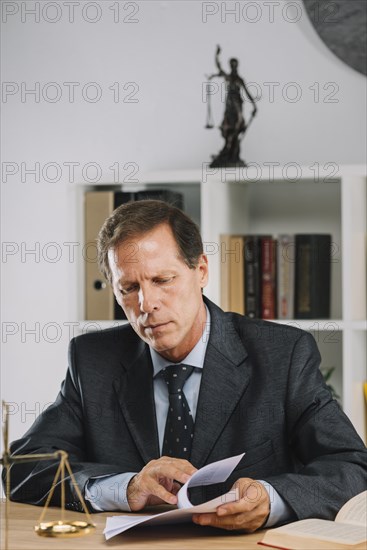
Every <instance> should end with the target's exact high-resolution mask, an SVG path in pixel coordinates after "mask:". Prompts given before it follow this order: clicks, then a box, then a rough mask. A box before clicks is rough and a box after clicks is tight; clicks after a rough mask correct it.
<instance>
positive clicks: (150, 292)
mask: <svg viewBox="0 0 367 550" xmlns="http://www.w3.org/2000/svg"><path fill="white" fill-rule="evenodd" d="M158 293H159V289H158V288H156V287H154V286H152V285H150V286H144V287H143V288H142V287H141V288H140V290H139V307H140V311H142V312H143V313H152V312H153V311H155V310H157V309H159V296H158Z"/></svg>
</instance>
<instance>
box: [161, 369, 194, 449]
mask: <svg viewBox="0 0 367 550" xmlns="http://www.w3.org/2000/svg"><path fill="white" fill-rule="evenodd" d="M193 371H194V367H189V366H188V365H171V366H169V367H166V368H165V369H162V371H161V373H162V374H161V375H162V377H163V378H164V380H165V382H166V384H167V388H168V400H169V407H168V414H167V422H166V429H165V432H164V439H163V449H162V455H164V456H172V457H174V458H186V460H189V459H190V452H191V443H192V438H193V435H194V420H193V418H192V414H191V411H190V407H189V405H188V403H187V400H186V397H185V394H184V392H183V387H184V385H185V382H186V380H187V379H188V377H189V376H190V375H191V374H192V372H193Z"/></svg>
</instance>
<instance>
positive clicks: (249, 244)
mask: <svg viewBox="0 0 367 550" xmlns="http://www.w3.org/2000/svg"><path fill="white" fill-rule="evenodd" d="M260 244H261V241H260V237H259V235H247V236H246V237H245V255H244V262H245V311H246V315H247V316H248V317H250V318H259V317H260V316H261V296H260V268H261V265H260V254H261V247H260Z"/></svg>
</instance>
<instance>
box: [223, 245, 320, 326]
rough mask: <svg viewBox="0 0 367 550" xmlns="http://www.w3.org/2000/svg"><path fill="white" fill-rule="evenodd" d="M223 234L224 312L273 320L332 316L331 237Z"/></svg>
mask: <svg viewBox="0 0 367 550" xmlns="http://www.w3.org/2000/svg"><path fill="white" fill-rule="evenodd" d="M220 238H221V306H222V308H223V309H224V310H226V311H234V312H237V313H245V315H247V316H248V317H250V318H263V319H269V320H270V319H281V320H286V319H321V318H324V319H328V318H330V283H331V258H330V250H331V235H321V234H307V235H304V234H296V235H288V234H282V235H279V236H278V237H277V238H274V237H272V236H270V235H221V237H220ZM240 249H241V250H243V254H242V255H241V257H240V260H241V261H240V262H239V261H238V260H239V257H238V251H239V250H240ZM223 251H224V252H225V254H224V253H223Z"/></svg>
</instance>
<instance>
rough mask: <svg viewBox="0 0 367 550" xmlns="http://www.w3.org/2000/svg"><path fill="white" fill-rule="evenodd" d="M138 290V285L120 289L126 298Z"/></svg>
mask: <svg viewBox="0 0 367 550" xmlns="http://www.w3.org/2000/svg"><path fill="white" fill-rule="evenodd" d="M136 289H137V285H131V286H127V287H125V288H120V292H121V294H122V295H123V296H126V294H130V293H131V292H134V290H136Z"/></svg>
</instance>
